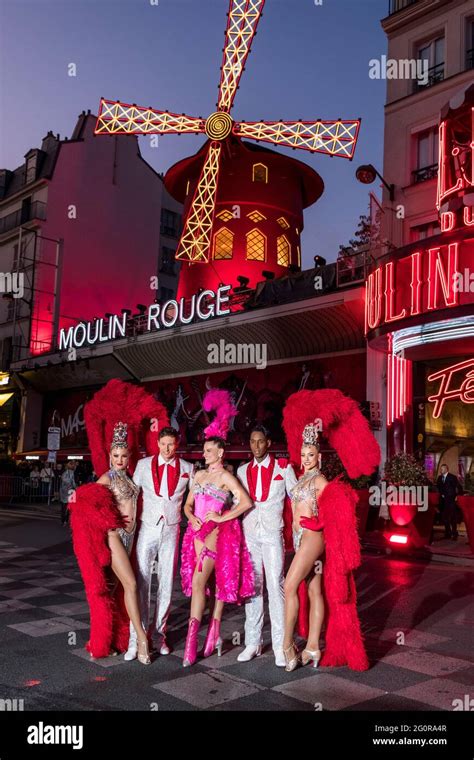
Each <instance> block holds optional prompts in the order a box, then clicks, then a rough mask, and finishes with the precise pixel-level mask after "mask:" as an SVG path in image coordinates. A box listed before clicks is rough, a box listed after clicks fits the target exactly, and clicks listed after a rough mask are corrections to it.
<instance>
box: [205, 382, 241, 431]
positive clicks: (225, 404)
mask: <svg viewBox="0 0 474 760" xmlns="http://www.w3.org/2000/svg"><path fill="white" fill-rule="evenodd" d="M202 406H203V409H204V411H205V412H216V416H215V417H214V419H213V420H212V422H211V424H210V425H208V426H207V427H206V428H204V434H205V436H206V438H210V437H211V436H212V435H217V436H219V437H220V438H224V439H225V437H226V435H227V433H228V432H229V424H230V420H231V419H232V417H235V415H236V414H237V408H236V407H235V406H234V404H233V403H232V399H231V395H230V393H229V391H226V390H223V389H221V388H212V390H210V391H208V392H207V393H206V395H205V396H204V400H203V402H202Z"/></svg>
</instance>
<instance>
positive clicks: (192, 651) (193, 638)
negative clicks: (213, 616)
mask: <svg viewBox="0 0 474 760" xmlns="http://www.w3.org/2000/svg"><path fill="white" fill-rule="evenodd" d="M200 625H201V621H200V620H198V619H197V618H190V619H189V625H188V635H187V636H186V644H185V646H184V658H183V668H189V666H190V665H194V663H195V662H196V660H197V648H198V633H199V627H200Z"/></svg>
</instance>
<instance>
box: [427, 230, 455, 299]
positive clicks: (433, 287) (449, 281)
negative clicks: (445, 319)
mask: <svg viewBox="0 0 474 760" xmlns="http://www.w3.org/2000/svg"><path fill="white" fill-rule="evenodd" d="M428 255H429V257H430V258H429V273H428V309H430V310H433V309H438V308H440V307H439V304H438V290H439V287H438V286H439V284H440V283H441V288H442V291H443V299H444V304H443V307H444V306H456V304H457V303H458V301H459V293H458V291H457V289H456V288H455V287H454V278H455V275H456V274H457V271H458V244H457V243H451V244H450V245H449V246H448V253H447V257H448V271H447V272H446V270H445V267H444V266H443V258H446V257H445V255H443V254H442V252H441V249H440V248H430V250H429V251H428Z"/></svg>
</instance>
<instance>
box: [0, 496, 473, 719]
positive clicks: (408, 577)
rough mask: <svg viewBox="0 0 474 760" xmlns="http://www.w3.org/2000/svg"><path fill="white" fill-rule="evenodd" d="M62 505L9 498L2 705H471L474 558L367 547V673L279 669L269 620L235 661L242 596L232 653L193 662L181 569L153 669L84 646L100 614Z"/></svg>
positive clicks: (231, 616)
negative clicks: (94, 614) (259, 641)
mask: <svg viewBox="0 0 474 760" xmlns="http://www.w3.org/2000/svg"><path fill="white" fill-rule="evenodd" d="M55 511H56V508H55V507H52V508H50V509H48V508H44V509H42V510H40V512H38V510H34V509H31V510H18V509H16V508H10V507H8V508H5V507H0V705H1V704H2V702H1V700H15V699H16V700H23V703H22V704H23V706H24V710H65V711H69V710H94V711H100V710H126V711H133V710H139V711H150V710H184V711H191V710H215V711H221V710H246V711H255V710H263V711H270V710H271V711H301V710H303V711H315V710H317V711H320V710H322V711H341V710H342V711H364V710H377V711H393V710H408V711H415V712H419V711H423V710H429V711H453V710H454V709H455V707H457V709H469V704H470V702H469V700H470V699H472V697H474V686H473V682H474V656H473V642H474V636H473V623H474V597H473V588H474V568H473V567H472V565H471V566H462V565H450V564H441V563H437V562H434V561H431V562H429V561H419V560H414V561H412V560H410V559H407V558H397V557H395V556H393V555H392V556H390V557H387V556H385V555H381V554H379V555H377V554H373V553H372V554H366V555H365V556H364V559H363V564H362V566H361V567H360V568H359V570H358V571H357V573H356V583H357V589H358V600H359V614H360V618H361V623H362V629H363V632H364V635H365V639H366V645H367V650H368V654H369V658H370V661H371V667H370V669H369V670H368V671H366V672H363V673H356V672H352V671H350V670H349V669H348V668H346V667H342V668H323V667H320V668H318V669H317V670H313V669H311V668H310V667H306V668H302V667H299V668H298V669H297V670H296V671H294V672H293V673H286V672H285V671H284V669H282V668H277V667H276V666H275V664H274V659H273V653H272V650H271V646H270V634H269V625H268V620H267V621H266V624H265V629H264V639H265V645H266V646H265V650H264V653H263V655H262V656H261V657H259V658H256V659H254V660H252V661H251V662H249V663H238V662H236V658H237V655H238V654H239V652H240V651H241V648H242V646H243V628H244V612H243V609H242V608H239V607H237V606H230V605H229V606H227V607H226V609H225V612H224V620H223V634H224V639H225V646H224V653H223V655H222V657H217V655H213V656H212V657H210V658H208V659H206V660H202V659H200V660H198V663H197V664H196V665H195V666H194V667H192V668H186V669H184V668H183V667H182V657H183V648H184V638H185V634H186V628H187V619H188V616H189V600H188V599H186V598H185V597H184V596H183V595H182V593H181V590H180V587H179V579H178V578H177V579H176V583H175V592H174V599H173V607H172V612H171V617H170V621H169V642H170V644H171V646H172V649H173V651H172V654H171V655H169V656H166V657H163V656H161V657H157V658H156V659H154V661H153V663H152V664H151V665H150V666H148V667H146V666H143V665H141V664H140V663H138V662H137V661H133V662H125V661H124V659H123V656H116V657H109V658H107V659H104V660H91V659H90V657H89V655H88V653H87V652H86V651H85V649H84V644H85V642H86V641H87V638H88V629H89V617H88V606H87V603H86V600H85V595H84V589H83V585H82V581H81V576H80V573H79V570H78V567H77V564H76V560H75V557H74V554H73V552H72V543H71V539H70V532H69V528H62V527H61V525H60V523H59V519H58V517H57V515H56V514H55ZM205 629H206V626H203V629H202V634H201V643H202V642H203V638H204V632H205ZM239 642H242V643H241V644H240V645H239ZM456 700H459V701H456ZM472 704H473V705H474V700H473V703H472ZM0 709H1V708H0ZM470 709H473V708H472V707H471V708H470Z"/></svg>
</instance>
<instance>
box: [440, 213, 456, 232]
mask: <svg viewBox="0 0 474 760" xmlns="http://www.w3.org/2000/svg"><path fill="white" fill-rule="evenodd" d="M440 219H441V232H451V230H453V229H454V222H455V220H456V217H455V216H454V212H453V211H443V213H442V214H440Z"/></svg>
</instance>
